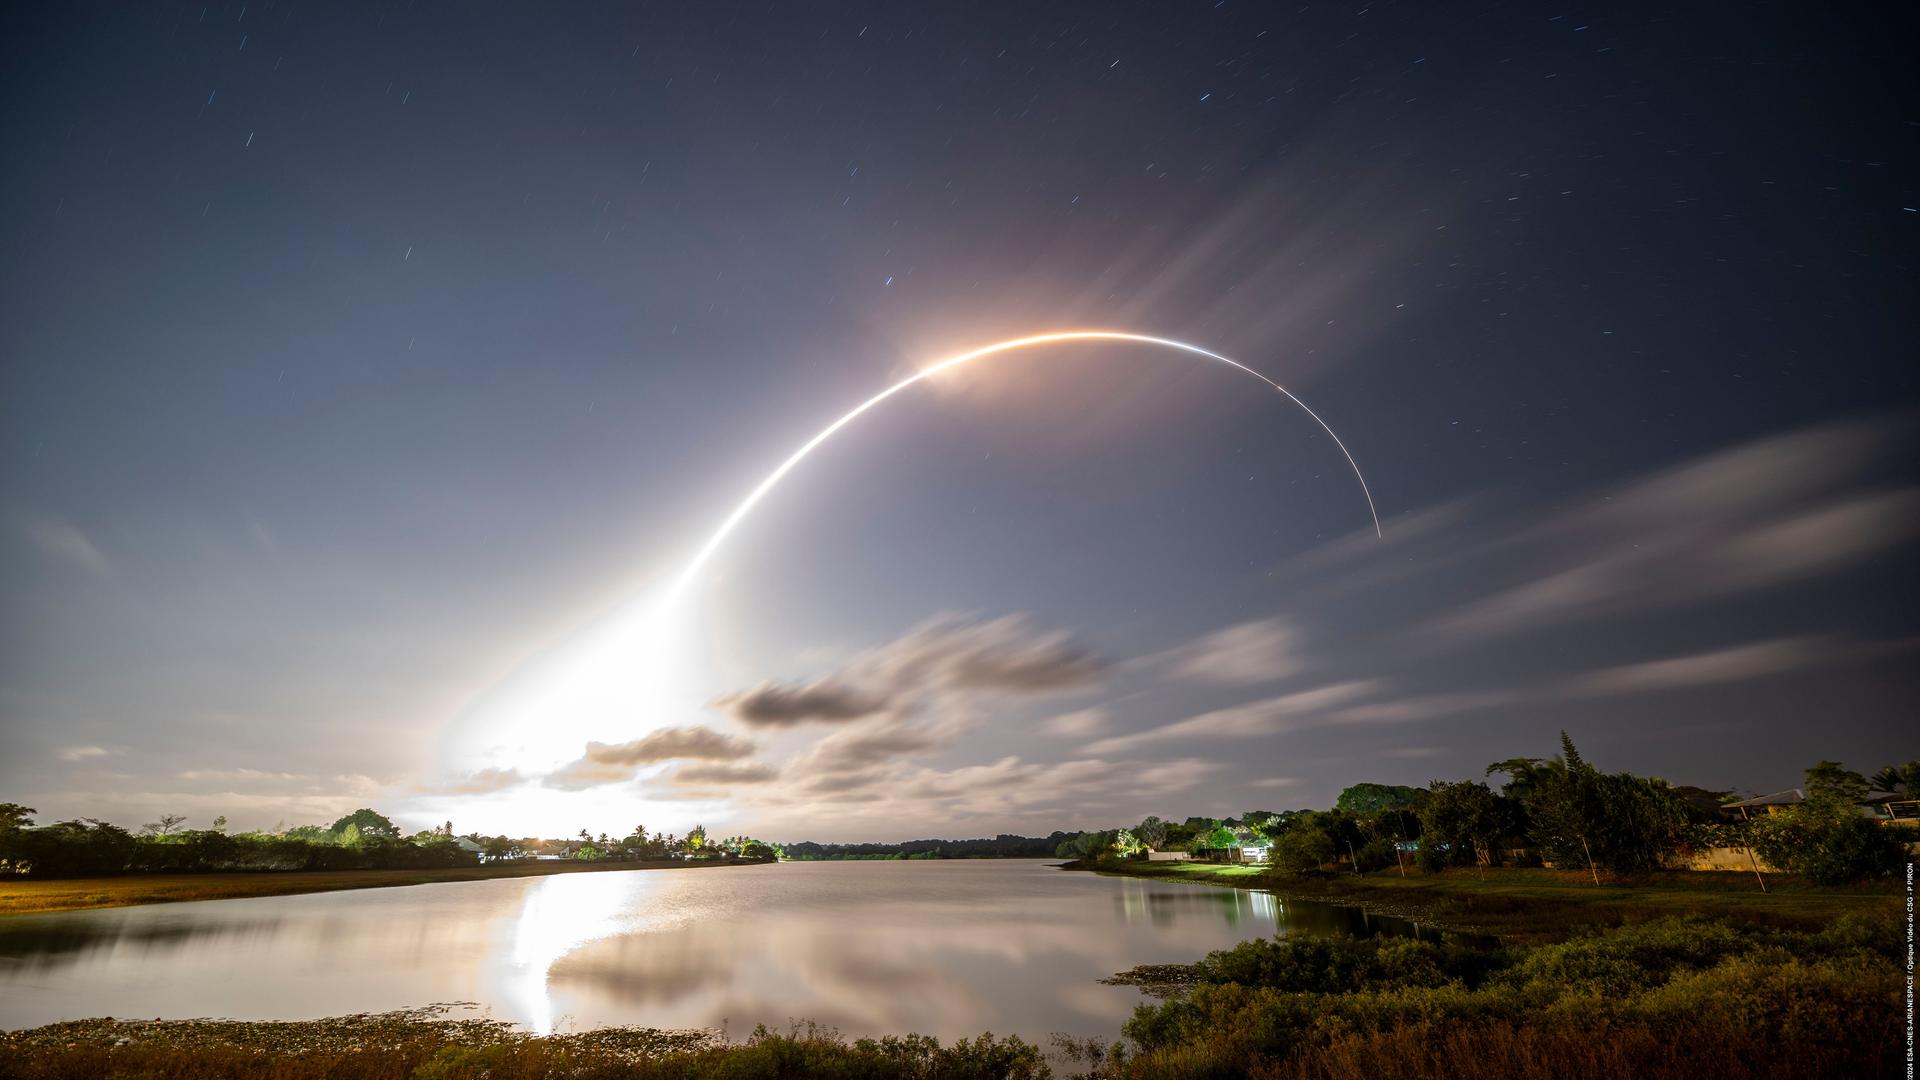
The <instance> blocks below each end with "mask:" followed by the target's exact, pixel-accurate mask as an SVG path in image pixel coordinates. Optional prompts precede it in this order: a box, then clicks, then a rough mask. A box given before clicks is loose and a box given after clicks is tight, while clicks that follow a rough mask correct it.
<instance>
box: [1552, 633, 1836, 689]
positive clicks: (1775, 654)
mask: <svg viewBox="0 0 1920 1080" xmlns="http://www.w3.org/2000/svg"><path fill="white" fill-rule="evenodd" d="M1836 651H1837V650H1836V647H1835V644H1834V643H1833V642H1830V641H1825V640H1822V639H1819V638H1782V639H1780V640H1776V641H1761V642H1755V643H1752V644H1748V645H1736V646H1734V647H1732V648H1726V649H1715V650H1713V651H1711V652H1702V653H1693V654H1691V655H1688V656H1676V657H1671V658H1669V659H1665V660H1649V661H1646V662H1644V663H1639V664H1625V665H1622V666H1620V667H1614V668H1608V669H1606V670H1604V671H1595V672H1592V673H1590V674H1587V675H1583V676H1580V677H1578V678H1576V679H1574V680H1573V682H1572V684H1571V685H1570V687H1569V689H1570V691H1571V692H1572V693H1574V694H1579V695H1591V696H1608V695H1614V694H1638V693H1647V692H1650V691H1655V690H1676V689H1683V688H1686V687H1694V686H1712V685H1715V684H1717V683H1729V682H1744V681H1746V680H1748V679H1760V678H1766V677H1767V676H1770V675H1779V674H1782V673H1785V672H1788V671H1794V670H1797V669H1799V668H1804V667H1807V666H1809V665H1811V664H1816V663H1820V662H1823V661H1826V660H1828V659H1831V658H1833V657H1835V655H1836Z"/></svg>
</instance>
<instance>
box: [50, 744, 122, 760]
mask: <svg viewBox="0 0 1920 1080" xmlns="http://www.w3.org/2000/svg"><path fill="white" fill-rule="evenodd" d="M108 753H110V751H108V750H107V748H106V747H104V746H66V747H62V748H60V749H59V750H58V751H55V753H54V756H55V757H57V758H59V759H60V760H61V761H86V760H88V759H89V758H103V757H106V756H107V755H108Z"/></svg>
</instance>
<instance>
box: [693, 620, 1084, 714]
mask: <svg viewBox="0 0 1920 1080" xmlns="http://www.w3.org/2000/svg"><path fill="white" fill-rule="evenodd" d="M1107 666H1108V665H1107V664H1106V663H1105V662H1104V661H1102V660H1100V659H1098V658H1096V657H1094V656H1092V655H1091V654H1089V653H1087V652H1084V651H1082V650H1081V649H1079V648H1078V647H1076V646H1075V645H1074V644H1073V641H1072V638H1071V636H1070V635H1068V634H1066V633H1063V632H1058V631H1055V632H1039V631H1035V630H1034V629H1032V627H1031V626H1029V624H1028V622H1027V619H1026V617H1025V616H1024V615H1008V616H1003V617H1001V618H998V619H992V620H988V621H986V622H966V621H963V620H961V619H958V618H956V617H953V616H944V617H941V618H938V619H934V620H932V621H930V622H927V623H924V624H922V625H920V626H918V627H916V628H914V629H913V630H911V631H909V632H908V633H907V634H906V635H904V636H902V637H901V638H899V639H898V640H896V641H893V642H890V643H888V644H886V645H883V646H880V647H879V648H876V649H872V650H869V651H867V652H865V653H863V654H861V655H860V656H857V657H855V658H854V659H853V660H852V661H851V662H850V663H849V664H848V665H847V667H846V669H845V670H843V671H840V672H837V673H835V674H832V675H827V676H824V677H822V678H818V679H814V680H812V681H809V682H803V683H786V684H777V683H764V684H762V685H760V686H758V687H756V688H754V689H752V690H745V691H741V692H739V693H734V694H728V695H726V696H724V697H721V698H719V699H717V700H715V701H714V703H713V704H714V706H715V707H716V708H720V709H723V710H725V711H726V712H727V713H728V715H730V716H732V717H733V718H734V719H735V720H737V721H739V722H740V723H742V724H745V725H747V726H748V727H756V728H780V727H794V726H797V725H800V724H808V723H821V724H844V723H850V722H853V721H857V720H863V719H866V718H869V717H874V716H878V715H881V714H884V713H896V714H905V713H909V712H912V711H914V710H915V709H916V708H918V707H920V706H921V705H923V704H924V703H925V702H926V701H927V700H928V699H929V698H931V697H934V696H944V697H947V698H964V697H968V696H972V695H993V694H1001V695H1011V696H1044V695H1048V694H1054V693H1060V692H1064V691H1070V690H1077V689H1082V688H1085V687H1090V686H1094V685H1097V684H1098V683H1099V681H1100V679H1101V676H1102V675H1103V674H1104V672H1105V671H1106V669H1107Z"/></svg>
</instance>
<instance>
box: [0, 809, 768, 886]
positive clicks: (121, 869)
mask: <svg viewBox="0 0 1920 1080" xmlns="http://www.w3.org/2000/svg"><path fill="white" fill-rule="evenodd" d="M36 813H38V811H36V810H35V809H34V808H32V807H30V806H22V805H20V804H19V803H0V875H15V876H28V877H36V878H73V877H104V876H110V875H115V874H128V873H134V874H138V873H148V874H191V873H216V872H225V871H262V870H283V871H285V870H392V869H422V868H441V867H460V866H477V865H479V864H480V863H481V862H482V860H483V859H484V860H486V861H501V860H512V859H528V858H540V857H547V858H565V859H572V860H576V861H581V862H601V861H611V862H621V861H636V860H643V859H668V858H673V859H728V858H733V859H744V860H762V861H772V860H773V859H775V858H777V857H778V855H779V852H778V850H777V849H776V848H774V847H773V846H772V845H771V844H767V843H765V842H763V841H760V840H755V839H753V838H751V837H746V836H730V837H725V838H712V837H709V836H708V835H707V830H706V828H705V827H704V826H698V825H696V826H695V827H694V828H692V829H691V830H689V831H688V832H687V834H686V835H685V836H678V835H675V834H672V833H658V832H657V833H649V832H648V831H647V830H646V829H645V828H644V827H643V826H638V825H636V826H634V829H633V831H632V832H631V833H629V834H628V835H626V836H623V837H611V836H609V835H607V834H606V833H604V832H603V833H600V834H598V835H597V836H596V835H594V834H593V833H591V832H589V831H588V830H586V829H582V830H580V834H579V838H578V839H571V838H569V839H563V840H556V839H540V838H534V837H528V838H524V839H514V838H510V837H506V836H481V835H479V834H477V833H469V834H467V835H465V836H456V835H455V834H454V831H453V823H452V822H447V823H445V824H443V825H441V826H439V827H437V828H433V829H423V830H420V831H419V832H415V833H412V834H406V833H404V832H403V831H402V830H401V829H400V827H399V826H397V825H395V824H394V823H393V820H392V819H391V818H389V817H387V816H386V815H385V814H382V813H380V812H378V811H376V810H373V809H369V808H361V809H359V810H355V811H354V812H353V813H351V814H346V815H344V816H342V817H341V818H339V819H338V820H336V821H334V822H333V823H332V824H329V825H298V826H294V827H292V828H279V827H276V828H275V829H272V830H267V831H252V832H229V831H228V830H227V820H226V818H225V817H218V818H215V819H214V820H213V822H212V824H211V825H210V826H209V827H208V828H205V829H190V828H187V827H186V826H187V819H186V818H185V817H182V816H180V815H176V814H168V815H163V816H162V817H161V818H160V819H159V820H157V821H151V822H148V823H146V824H145V825H144V826H142V827H141V828H140V829H139V830H138V831H137V832H136V831H131V830H128V829H124V828H121V827H120V826H118V825H114V824H111V823H109V822H105V821H101V820H99V819H98V818H75V819H72V820H68V821H57V822H53V823H51V824H47V825H36V824H35V823H34V815H35V814H36ZM462 841H465V843H464V844H463V843H462Z"/></svg>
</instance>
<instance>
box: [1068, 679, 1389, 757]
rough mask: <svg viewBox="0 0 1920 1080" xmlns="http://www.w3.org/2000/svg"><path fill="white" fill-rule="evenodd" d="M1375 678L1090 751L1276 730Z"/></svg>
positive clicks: (1372, 685)
mask: <svg viewBox="0 0 1920 1080" xmlns="http://www.w3.org/2000/svg"><path fill="white" fill-rule="evenodd" d="M1380 685H1381V684H1380V683H1379V682H1378V681H1377V680H1373V679H1355V680H1352V681H1349V682H1341V683H1334V684H1332V685H1329V686H1321V687H1316V688H1314V689H1312V690H1301V691H1297V692H1295V693H1291V694H1282V695H1280V696H1278V697H1270V698H1262V699H1261V700H1259V701H1249V702H1247V703H1245V704H1243V705H1234V706H1231V707H1229V708H1225V709H1215V710H1213V711H1212V712H1206V713H1201V714H1200V715H1198V716H1193V717H1189V718H1187V719H1185V720H1181V721H1179V722H1178V723H1173V724H1167V725H1165V726H1164V727H1157V728H1149V729H1148V730H1146V731H1142V732H1137V733H1135V734H1132V735H1120V736H1116V737H1114V738H1111V739H1102V740H1100V741H1099V742H1096V743H1093V744H1091V745H1089V746H1088V747H1087V748H1086V752H1087V753H1089V754H1124V753H1131V752H1133V751H1135V750H1138V749H1140V748H1141V747H1143V746H1153V745H1156V744H1159V743H1167V742H1184V741H1186V740H1189V739H1248V738H1254V737H1257V736H1261V735H1276V734H1279V733H1281V732H1283V731H1290V730H1293V729H1295V728H1297V727H1301V726H1303V725H1304V724H1306V723H1307V722H1309V721H1312V720H1314V719H1318V718H1322V717H1324V716H1325V715H1326V714H1327V713H1328V712H1329V711H1330V710H1332V709H1333V708H1335V707H1336V706H1339V705H1343V704H1345V703H1347V702H1349V701H1352V700H1353V699H1354V698H1357V697H1361V696H1364V695H1366V694H1369V693H1372V692H1374V691H1375V690H1377V689H1379V687H1380Z"/></svg>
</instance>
